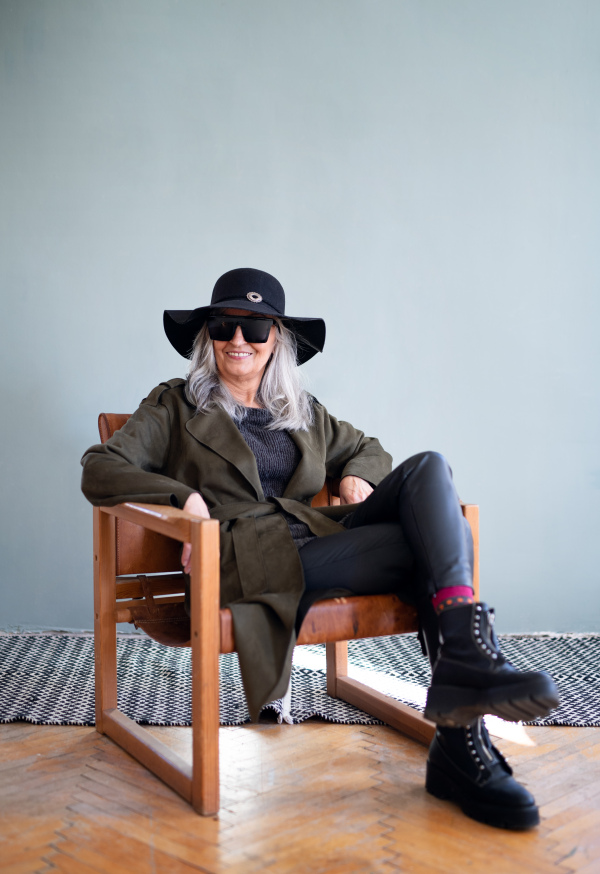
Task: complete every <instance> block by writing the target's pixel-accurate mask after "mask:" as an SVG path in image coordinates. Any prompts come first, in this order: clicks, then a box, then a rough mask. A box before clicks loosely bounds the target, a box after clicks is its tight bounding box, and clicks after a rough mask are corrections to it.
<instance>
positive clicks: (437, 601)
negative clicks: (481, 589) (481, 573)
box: [431, 586, 475, 613]
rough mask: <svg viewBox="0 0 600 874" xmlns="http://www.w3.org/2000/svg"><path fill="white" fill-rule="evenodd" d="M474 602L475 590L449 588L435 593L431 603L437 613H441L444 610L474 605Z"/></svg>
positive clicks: (458, 587)
mask: <svg viewBox="0 0 600 874" xmlns="http://www.w3.org/2000/svg"><path fill="white" fill-rule="evenodd" d="M474 600H475V599H474V598H473V589H472V588H471V587H470V586H447V587H446V588H445V589H440V590H439V592H436V593H435V595H434V596H433V598H432V599H431V603H432V604H433V609H434V610H435V612H436V613H441V612H442V611H444V610H451V609H452V607H464V605H465V604H472V603H473V601H474Z"/></svg>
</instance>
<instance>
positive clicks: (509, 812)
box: [425, 718, 540, 829]
mask: <svg viewBox="0 0 600 874" xmlns="http://www.w3.org/2000/svg"><path fill="white" fill-rule="evenodd" d="M425 787H426V789H427V791H428V792H429V793H431V795H435V796H436V798H442V799H447V800H448V801H454V802H455V803H456V804H458V806H459V807H460V808H461V809H462V811H463V813H465V814H466V815H467V816H470V817H471V818H472V819H476V820H477V821H478V822H484V823H487V825H493V826H496V827H497V828H510V829H527V828H532V827H533V826H536V825H538V823H539V821H540V815H539V811H538V809H537V807H536V804H535V799H534V797H533V795H531V793H530V792H528V791H527V789H525V787H524V786H521V784H520V783H517V781H516V780H515V779H514V778H513V776H512V769H511V767H510V765H509V764H508V762H507V761H506V759H505V758H504V757H503V755H502V753H501V752H499V750H497V749H496V747H495V746H493V744H492V742H491V740H490V736H489V734H488V732H487V729H486V727H485V725H484V724H483V720H482V719H481V718H480V719H476V720H475V721H474V722H473V723H472V724H471V725H468V726H467V727H466V728H438V729H437V731H436V733H435V737H434V738H433V741H432V743H431V746H430V748H429V756H428V758H427V776H426V781H425Z"/></svg>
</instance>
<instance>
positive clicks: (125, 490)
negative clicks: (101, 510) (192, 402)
mask: <svg viewBox="0 0 600 874" xmlns="http://www.w3.org/2000/svg"><path fill="white" fill-rule="evenodd" d="M168 388H169V386H168V385H164V384H163V385H160V386H158V387H157V388H155V389H154V390H153V391H152V392H151V393H150V394H149V395H148V397H147V398H146V399H145V400H143V401H142V403H141V404H140V406H139V407H138V409H137V410H136V412H135V413H134V414H133V415H132V416H131V418H130V419H128V421H127V422H126V423H125V425H124V426H123V427H122V428H121V429H120V430H119V431H117V432H116V433H115V434H114V435H113V436H112V437H111V438H110V440H108V441H107V442H106V443H104V444H103V445H102V444H97V445H96V446H91V447H90V448H89V449H88V450H87V452H86V453H85V454H84V456H83V458H82V459H81V464H82V466H83V474H82V478H81V490H82V491H83V493H84V495H85V496H86V498H87V499H88V500H89V501H91V503H92V504H94V505H95V506H98V507H102V506H105V507H112V506H114V505H115V504H121V503H123V502H125V501H139V502H140V503H145V504H170V505H171V506H173V507H183V505H184V504H185V502H186V500H187V498H188V496H189V495H191V494H192V493H193V492H194V491H195V490H194V489H192V488H190V487H189V486H186V485H185V484H183V483H181V482H179V481H178V480H175V479H173V478H171V477H169V476H167V475H165V469H166V468H167V467H168V459H169V448H170V442H171V416H170V413H169V409H168V407H167V405H166V404H164V403H163V402H162V400H161V398H162V395H163V394H164V392H165V391H166V390H167V389H168Z"/></svg>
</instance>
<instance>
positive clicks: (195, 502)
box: [181, 492, 210, 574]
mask: <svg viewBox="0 0 600 874" xmlns="http://www.w3.org/2000/svg"><path fill="white" fill-rule="evenodd" d="M183 510H184V512H185V513H190V514H191V515H192V516H199V517H200V518H201V519H210V513H209V512H208V507H207V506H206V503H205V501H204V498H203V497H202V495H201V494H199V492H193V493H192V494H191V495H190V496H189V498H188V499H187V501H186V502H185V504H184V505H183ZM181 564H182V566H183V569H184V571H185V572H186V574H189V572H190V571H191V569H192V544H191V543H184V544H183V550H182V552H181Z"/></svg>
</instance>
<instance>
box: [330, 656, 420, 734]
mask: <svg viewBox="0 0 600 874" xmlns="http://www.w3.org/2000/svg"><path fill="white" fill-rule="evenodd" d="M325 650H326V654H327V694H328V695H331V697H332V698H339V699H340V700H342V701H346V702H347V703H348V704H352V705H354V707H358V708H359V709H360V710H364V711H365V713H370V714H371V716H375V717H377V719H381V721H382V722H385V723H386V724H387V725H391V726H392V728H396V729H397V730H398V731H401V732H402V734H406V735H408V737H412V738H413V739H414V740H417V741H419V742H420V743H422V744H425V745H428V744H430V743H431V741H432V740H433V735H434V734H435V725H434V723H433V722H430V721H429V720H428V719H425V717H424V716H423V714H422V713H420V712H419V711H418V710H416V709H415V708H414V707H409V706H408V705H407V704H401V703H400V701H395V700H394V699H393V698H389V697H388V696H387V695H383V694H382V693H381V692H377V691H376V690H375V689H371V688H370V686H367V685H366V684H365V683H361V682H360V681H359V680H354V679H353V678H352V677H349V676H348V642H347V641H346V640H344V641H342V642H341V643H327V644H326V645H325Z"/></svg>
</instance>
